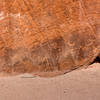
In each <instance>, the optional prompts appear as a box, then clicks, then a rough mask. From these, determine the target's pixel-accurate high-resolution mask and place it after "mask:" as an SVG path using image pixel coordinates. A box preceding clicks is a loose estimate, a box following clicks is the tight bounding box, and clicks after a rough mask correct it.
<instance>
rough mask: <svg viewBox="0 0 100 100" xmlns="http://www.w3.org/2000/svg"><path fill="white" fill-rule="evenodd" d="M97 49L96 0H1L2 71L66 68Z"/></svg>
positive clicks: (99, 12)
mask: <svg viewBox="0 0 100 100" xmlns="http://www.w3.org/2000/svg"><path fill="white" fill-rule="evenodd" d="M99 53H100V1H99V0H92V1H91V0H1V1H0V71H1V72H2V71H4V72H20V73H22V72H34V73H35V72H55V71H61V72H63V71H65V72H66V71H69V70H73V69H75V68H77V67H80V66H83V65H88V64H90V63H91V62H92V61H93V60H94V59H95V58H96V57H97V56H98V55H99Z"/></svg>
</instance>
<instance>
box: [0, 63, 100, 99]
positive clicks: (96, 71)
mask: <svg viewBox="0 0 100 100" xmlns="http://www.w3.org/2000/svg"><path fill="white" fill-rule="evenodd" d="M0 100H100V64H98V63H95V64H93V65H91V66H90V67H89V68H87V69H80V70H75V71H72V72H70V73H67V74H65V75H61V76H57V77H53V78H40V77H33V76H32V75H29V74H24V75H19V76H13V77H0Z"/></svg>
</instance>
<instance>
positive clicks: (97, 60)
mask: <svg viewBox="0 0 100 100" xmlns="http://www.w3.org/2000/svg"><path fill="white" fill-rule="evenodd" d="M93 63H100V57H99V56H97V57H96V58H95V59H94V61H93V62H92V63H91V64H93Z"/></svg>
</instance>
